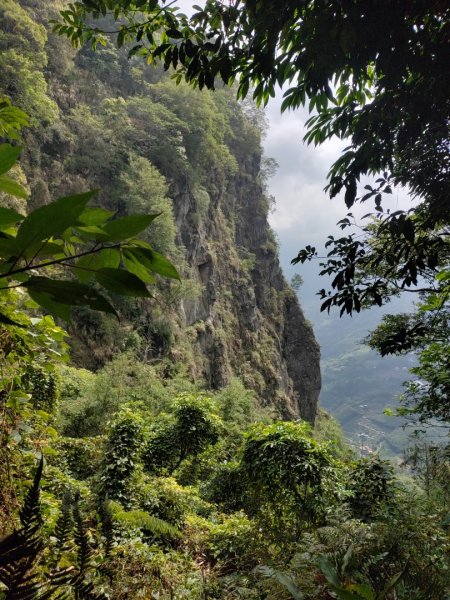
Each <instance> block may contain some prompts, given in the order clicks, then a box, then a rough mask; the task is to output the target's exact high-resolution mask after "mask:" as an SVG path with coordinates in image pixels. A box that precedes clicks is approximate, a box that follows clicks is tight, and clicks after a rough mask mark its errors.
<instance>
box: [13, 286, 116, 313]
mask: <svg viewBox="0 0 450 600" xmlns="http://www.w3.org/2000/svg"><path fill="white" fill-rule="evenodd" d="M23 286H24V287H25V288H26V289H27V290H28V292H29V294H30V296H31V297H32V298H33V300H35V301H36V302H38V303H39V304H41V305H42V306H45V307H46V308H48V306H49V305H48V302H47V305H44V304H43V303H42V299H43V296H42V295H45V297H44V300H47V299H48V301H50V302H52V303H55V304H63V305H67V306H89V307H90V308H92V309H93V310H99V311H101V312H106V313H112V314H117V313H116V311H115V310H114V308H113V307H112V306H111V304H110V303H109V302H108V300H106V298H105V297H104V296H102V294H100V293H99V292H97V290H95V289H94V288H92V287H90V286H87V285H84V284H83V283H78V282H76V281H66V280H61V279H49V278H48V277H37V276H32V277H30V279H29V280H28V281H27V282H25V283H24V284H23ZM52 312H55V311H54V310H52ZM57 314H58V313H57ZM66 314H67V313H66ZM60 316H61V315H60ZM64 318H66V317H64Z"/></svg>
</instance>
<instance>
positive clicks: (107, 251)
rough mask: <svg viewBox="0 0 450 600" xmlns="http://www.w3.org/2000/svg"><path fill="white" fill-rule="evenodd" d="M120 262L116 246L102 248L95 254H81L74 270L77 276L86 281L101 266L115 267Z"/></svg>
mask: <svg viewBox="0 0 450 600" xmlns="http://www.w3.org/2000/svg"><path fill="white" fill-rule="evenodd" d="M119 264H120V252H119V250H117V249H116V248H104V249H103V250H100V252H96V253H95V254H89V255H88V256H82V257H81V258H80V259H79V260H78V262H77V263H76V265H75V268H74V272H75V275H76V276H77V278H78V279H79V280H80V281H81V282H83V283H87V282H88V281H90V280H91V279H92V278H93V277H94V276H95V272H96V271H99V270H100V269H102V268H103V267H111V268H113V269H114V268H117V267H118V266H119Z"/></svg>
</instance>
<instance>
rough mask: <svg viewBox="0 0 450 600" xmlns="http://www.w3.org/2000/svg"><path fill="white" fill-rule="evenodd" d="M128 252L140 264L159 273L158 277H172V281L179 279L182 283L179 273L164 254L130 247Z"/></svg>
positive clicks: (149, 249)
mask: <svg viewBox="0 0 450 600" xmlns="http://www.w3.org/2000/svg"><path fill="white" fill-rule="evenodd" d="M128 250H129V251H130V252H131V253H132V254H133V256H134V257H135V258H136V259H137V260H138V261H139V262H140V263H142V264H143V265H144V266H145V267H147V269H149V270H150V271H152V272H153V273H158V275H162V276H163V277H170V278H171V279H178V281H180V276H179V275H178V271H177V270H176V269H175V267H174V266H173V264H172V263H171V262H170V260H168V259H167V258H165V257H164V256H162V254H158V252H155V251H154V250H152V249H151V248H141V247H139V248H137V247H130V248H129V249H128Z"/></svg>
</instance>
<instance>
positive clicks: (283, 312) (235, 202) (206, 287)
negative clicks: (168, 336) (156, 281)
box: [172, 155, 321, 423]
mask: <svg viewBox="0 0 450 600" xmlns="http://www.w3.org/2000/svg"><path fill="white" fill-rule="evenodd" d="M246 158H247V160H243V161H242V162H241V163H240V165H239V172H238V173H237V174H236V175H235V176H233V177H231V178H228V179H227V180H226V181H217V182H214V184H215V185H214V190H215V191H214V193H212V194H210V202H209V207H208V210H207V212H206V214H205V215H204V216H203V218H202V219H201V220H199V219H198V206H197V200H196V197H195V193H192V192H189V191H186V190H180V189H178V190H175V191H174V192H173V194H172V197H173V198H174V213H175V221H176V223H177V227H178V242H179V244H180V245H181V246H182V247H184V248H185V257H186V260H187V262H188V264H189V265H190V266H191V268H192V273H193V277H194V278H195V279H196V280H197V282H198V283H199V284H200V285H201V290H202V291H201V294H200V295H199V296H198V297H197V298H195V299H191V300H183V302H182V307H181V310H182V318H183V325H184V327H185V328H186V330H189V331H190V332H191V335H190V339H191V341H192V344H193V347H194V348H195V349H196V351H195V352H194V356H195V362H196V364H195V365H193V371H196V372H197V374H198V375H201V376H203V377H205V378H206V381H207V384H208V385H209V386H210V387H211V388H213V389H214V388H220V387H222V386H224V385H226V384H227V383H228V382H229V381H230V378H231V377H232V376H233V375H237V376H239V377H241V379H242V380H243V381H244V383H245V384H246V385H247V386H249V387H252V388H253V389H255V391H256V392H257V394H258V397H259V398H260V400H261V402H262V403H263V404H264V405H267V406H273V407H274V408H275V409H276V411H277V412H278V413H279V414H280V415H281V416H283V417H284V418H299V417H301V418H303V419H305V420H307V421H310V422H311V423H313V422H314V419H315V415H316V411H317V404H318V398H319V392H320V385H321V377H320V366H319V361H320V349H319V346H318V344H317V342H316V340H315V338H314V333H313V331H312V328H311V325H310V324H309V323H308V322H307V321H306V319H305V317H304V314H303V312H302V309H301V307H300V305H299V302H298V299H297V297H296V295H295V293H294V292H293V290H292V289H291V288H290V287H289V286H288V284H287V282H286V280H285V279H284V277H283V274H282V271H281V267H280V263H279V259H278V251H277V244H276V241H275V238H274V234H273V232H272V231H271V229H270V226H269V224H268V221H267V201H266V200H265V197H264V191H263V189H262V188H261V185H260V184H259V182H258V174H259V171H260V165H259V162H260V157H259V156H258V155H253V156H250V157H246Z"/></svg>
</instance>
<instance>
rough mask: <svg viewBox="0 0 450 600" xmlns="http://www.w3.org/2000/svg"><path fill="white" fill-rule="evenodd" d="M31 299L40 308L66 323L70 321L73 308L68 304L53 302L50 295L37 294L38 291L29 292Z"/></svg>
mask: <svg viewBox="0 0 450 600" xmlns="http://www.w3.org/2000/svg"><path fill="white" fill-rule="evenodd" d="M28 294H29V295H30V298H32V299H33V300H34V301H35V302H36V303H37V304H39V306H41V307H42V308H43V309H45V310H46V311H47V312H49V313H51V314H52V315H55V316H56V317H59V318H60V319H63V320H64V321H69V320H70V312H71V310H70V309H71V307H70V305H68V304H60V303H59V302H56V301H55V300H53V298H52V296H50V294H46V293H44V292H37V291H36V290H28Z"/></svg>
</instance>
